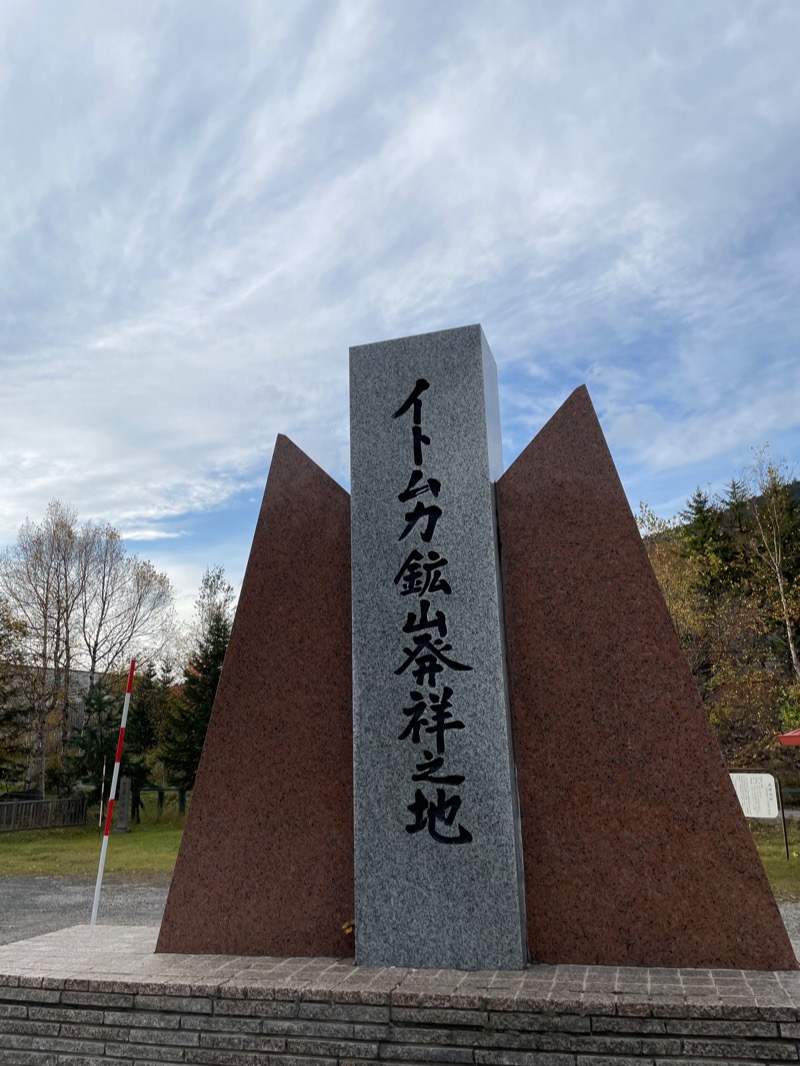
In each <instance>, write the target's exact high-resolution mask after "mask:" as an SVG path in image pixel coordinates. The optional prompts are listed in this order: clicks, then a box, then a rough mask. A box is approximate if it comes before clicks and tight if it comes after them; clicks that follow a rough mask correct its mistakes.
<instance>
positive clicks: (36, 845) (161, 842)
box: [0, 794, 185, 879]
mask: <svg viewBox="0 0 800 1066" xmlns="http://www.w3.org/2000/svg"><path fill="white" fill-rule="evenodd" d="M141 818H142V821H141V824H139V825H136V824H135V823H131V831H130V832H129V833H113V832H112V833H111V835H110V837H109V841H108V853H107V855H106V867H105V872H106V873H108V874H122V875H127V876H131V875H136V876H142V877H143V878H145V879H146V878H147V877H149V876H152V875H154V874H170V873H172V869H173V867H174V866H175V860H176V858H177V856H178V847H179V846H180V842H181V836H182V834H183V823H184V818H185V816H184V815H182V814H179V813H178V811H177V802H176V800H175V797H172V802H170V800H169V799H168V801H167V805H166V808H165V810H164V811H163V813H162V815H161V817H160V818H159V817H158V812H157V809H156V797H155V796H154V795H152V794H150V795H146V796H145V810H144V811H143V812H142V815H141ZM97 823H98V811H97V809H95V810H90V811H89V817H88V819H87V824H86V825H85V826H80V827H77V828H73V829H34V830H30V831H25V832H21V833H0V876H3V875H7V876H8V875H20V874H22V875H33V874H64V875H82V874H87V875H95V874H97V866H98V863H99V861H100V845H101V843H102V832H101V830H100V828H99V827H98V824H97Z"/></svg>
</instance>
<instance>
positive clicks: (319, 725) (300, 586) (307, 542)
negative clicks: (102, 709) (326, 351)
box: [156, 436, 355, 956]
mask: <svg viewBox="0 0 800 1066" xmlns="http://www.w3.org/2000/svg"><path fill="white" fill-rule="evenodd" d="M350 647H351V630H350V497H349V495H348V494H347V493H346V492H345V491H344V489H342V488H340V486H339V485H337V484H336V483H335V482H334V481H332V480H331V478H329V477H328V475H327V474H325V473H324V472H323V471H322V470H321V469H320V468H319V467H318V466H316V464H315V463H313V462H312V461H311V460H310V459H309V458H308V457H307V456H306V455H305V454H304V453H303V452H301V451H300V449H299V448H297V447H296V446H295V445H294V444H292V442H291V441H290V440H288V438H286V437H283V436H280V437H278V441H277V443H276V445H275V453H274V456H273V459H272V465H271V468H270V472H269V478H268V481H267V487H266V490H265V492H264V501H263V503H262V506H261V513H260V515H259V518H258V523H257V525H256V532H255V536H254V539H253V547H252V549H251V552H250V560H249V562H248V565H247V571H246V574H245V578H244V583H243V586H242V593H241V597H240V599H239V606H238V609H237V611H236V619H235V622H234V626H233V632H232V634H231V640H230V644H229V646H228V651H227V654H226V657H225V664H224V668H223V671H222V677H221V678H220V683H219V687H218V689H217V696H216V701H215V703H214V711H213V714H212V717H211V723H210V725H209V729H208V733H207V736H206V742H205V747H204V749H203V757H202V760H201V763H200V769H199V772H198V775H197V782H196V785H195V789H194V793H193V795H192V801H191V804H190V807H189V814H188V817H187V821H186V828H185V831H184V835H183V841H182V843H181V849H180V853H179V855H178V862H177V865H176V867H175V873H174V875H173V878H172V885H171V887H170V892H169V897H168V899H167V907H166V911H165V914H164V920H163V922H162V924H161V933H160V935H159V939H158V946H157V948H156V950H157V951H165V952H187V953H192V954H198V953H202V954H209V953H211V954H216V953H221V954H229V955H230V954H235V955H279V956H292V955H299V956H313V955H327V956H330V955H335V956H340V955H352V953H353V940H352V936H351V937H348V936H346V935H345V933H344V932H343V931H342V925H343V923H345V922H348V921H351V920H352V918H353V915H354V912H355V911H354V903H353V745H352V675H351V665H350V662H351V655H350Z"/></svg>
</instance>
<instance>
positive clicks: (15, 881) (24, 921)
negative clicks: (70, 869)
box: [0, 874, 169, 944]
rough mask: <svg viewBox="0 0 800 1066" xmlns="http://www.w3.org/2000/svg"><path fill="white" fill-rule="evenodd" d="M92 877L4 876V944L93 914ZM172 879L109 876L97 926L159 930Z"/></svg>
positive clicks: (0, 931) (0, 883)
mask: <svg viewBox="0 0 800 1066" xmlns="http://www.w3.org/2000/svg"><path fill="white" fill-rule="evenodd" d="M94 885H95V879H94V878H93V877H2V876H0V944H11V943H13V942H14V941H15V940H24V939H26V938H27V937H29V936H39V934H40V933H53V932H55V931H56V930H57V929H66V928H67V927H68V926H71V925H86V924H88V922H89V918H90V917H91V914H92V900H93V899H94ZM168 888H169V874H164V875H163V876H161V877H153V878H152V879H150V880H148V881H147V882H142V881H141V880H138V879H137V880H136V881H132V880H129V879H127V878H120V877H119V876H116V877H112V876H108V877H106V878H105V879H104V881H103V891H102V895H101V897H100V909H99V911H98V915H97V921H98V923H99V924H101V925H159V923H160V922H161V916H162V915H163V913H164V906H165V904H166V902H167V890H168Z"/></svg>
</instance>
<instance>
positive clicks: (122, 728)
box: [89, 659, 136, 925]
mask: <svg viewBox="0 0 800 1066" xmlns="http://www.w3.org/2000/svg"><path fill="white" fill-rule="evenodd" d="M135 669H136V660H135V659H131V669H130V673H129V674H128V687H127V688H126V689H125V702H124V703H123V705H122V722H121V723H120V727H119V740H118V741H117V754H116V756H115V758H114V773H113V774H112V775H111V788H110V789H109V792H108V809H107V811H106V827H105V829H104V830H103V844H102V846H101V848H100V866H99V868H98V870H97V884H96V885H95V886H94V903H93V904H92V920H91V922H90V923H89V924H90V925H97V908H98V907H99V906H100V888H101V886H102V884H103V870H104V869H105V865H106V852H107V851H108V834H109V833H110V832H111V815H112V814H113V813H114V799H115V797H116V795H117V779H118V778H119V764H120V760H121V759H122V744H123V741H124V740H125V725H126V723H127V721H128V707H130V704H131V690H132V689H133V671H134V670H135Z"/></svg>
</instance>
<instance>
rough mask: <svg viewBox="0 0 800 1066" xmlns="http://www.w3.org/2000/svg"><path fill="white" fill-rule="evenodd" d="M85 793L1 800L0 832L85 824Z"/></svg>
mask: <svg viewBox="0 0 800 1066" xmlns="http://www.w3.org/2000/svg"><path fill="white" fill-rule="evenodd" d="M86 807H87V800H86V797H85V796H77V797H73V798H70V799H51V800H17V799H12V800H6V801H5V802H2V803H0V833H12V832H14V831H15V830H18V829H56V828H61V827H63V826H68V825H85V824H86Z"/></svg>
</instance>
